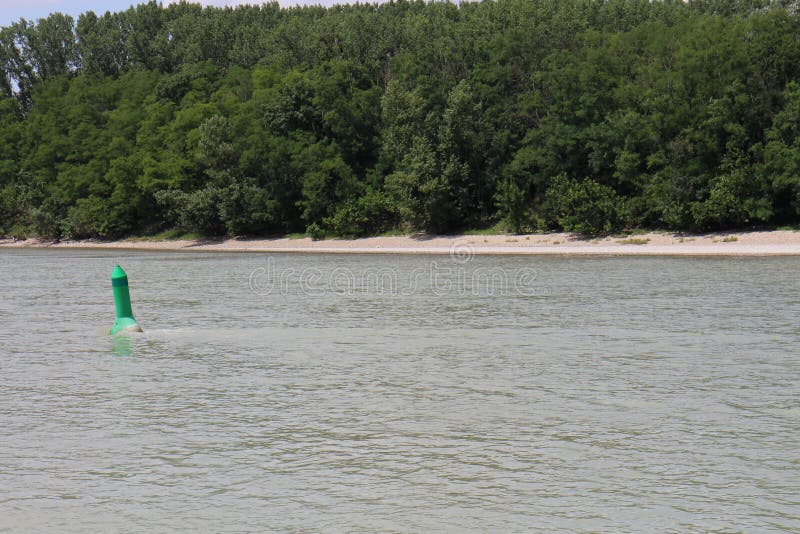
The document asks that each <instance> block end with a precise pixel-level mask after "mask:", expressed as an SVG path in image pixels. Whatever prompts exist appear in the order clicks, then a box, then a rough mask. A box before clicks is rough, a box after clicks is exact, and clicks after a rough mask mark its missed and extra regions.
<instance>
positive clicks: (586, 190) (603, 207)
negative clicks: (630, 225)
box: [543, 174, 625, 235]
mask: <svg viewBox="0 0 800 534" xmlns="http://www.w3.org/2000/svg"><path fill="white" fill-rule="evenodd" d="M624 208H625V206H624V203H623V200H622V199H621V198H620V197H619V196H617V194H616V192H615V191H614V190H613V189H612V188H610V187H608V186H605V185H602V184H599V183H597V182H595V181H594V180H590V179H585V180H582V181H578V180H575V179H573V178H567V177H566V176H565V175H563V174H562V175H559V176H557V177H556V178H554V179H553V180H552V182H551V184H550V187H549V188H548V189H547V192H546V193H545V202H544V206H543V211H544V213H545V217H546V218H547V219H548V220H549V222H550V223H551V224H553V225H554V226H556V227H558V228H561V229H563V230H565V231H567V232H576V233H579V234H585V235H598V234H603V233H609V232H612V231H614V230H619V229H620V228H622V226H623V223H624V220H625V216H624V212H625V209H624Z"/></svg>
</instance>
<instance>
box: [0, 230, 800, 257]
mask: <svg viewBox="0 0 800 534" xmlns="http://www.w3.org/2000/svg"><path fill="white" fill-rule="evenodd" d="M31 248H32V249H100V250H142V251H170V252H179V251H183V252H268V253H316V254H341V253H344V254H411V255H420V254H438V255H452V256H455V257H459V258H466V257H470V256H473V255H526V256H527V255H532V256H535V255H576V256H587V255H611V256H800V232H793V231H789V230H771V231H762V232H725V233H714V234H700V235H682V234H670V233H660V232H651V233H647V234H639V235H632V236H628V237H604V238H596V239H586V238H582V237H580V236H575V235H573V234H567V233H552V234H525V235H514V234H493V235H479V234H463V235H453V236H434V235H414V236H385V237H365V238H359V239H327V240H321V241H312V240H311V239H310V238H307V237H306V238H300V239H297V238H288V237H280V238H246V239H238V238H231V239H224V240H212V239H197V240H180V239H178V240H164V241H155V240H147V239H141V238H136V239H127V240H118V241H98V240H89V239H86V240H75V241H61V242H58V243H52V242H48V241H40V240H38V239H27V240H24V241H14V240H13V239H0V250H2V249H31Z"/></svg>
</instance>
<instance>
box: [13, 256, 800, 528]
mask: <svg viewBox="0 0 800 534" xmlns="http://www.w3.org/2000/svg"><path fill="white" fill-rule="evenodd" d="M116 262H120V263H121V264H122V265H123V266H124V267H125V268H126V270H127V271H128V275H129V277H130V280H131V291H132V296H133V308H134V312H135V313H136V315H137V319H138V320H139V321H140V323H141V325H142V327H143V328H144V329H145V333H144V334H140V335H135V336H130V337H126V336H123V337H118V338H111V337H110V336H108V335H107V330H108V327H109V326H110V325H111V323H112V322H113V314H114V308H113V303H112V296H111V287H110V281H109V276H110V273H111V270H112V269H113V267H114V265H115V263H116ZM798 268H800V259H794V258H785V259H776V258H772V259H766V258H765V259H759V258H742V259H735V258H727V259H720V258H716V259H685V258H684V259H677V258H557V257H554V258H524V257H494V258H489V257H478V258H470V257H469V256H468V255H459V256H458V257H454V258H448V257H404V256H399V257H398V256H358V255H353V256H343V255H302V254H298V255H262V254H201V253H141V252H140V253H133V252H120V251H116V252H89V251H63V250H58V251H30V250H23V251H0V531H14V532H17V531H19V532H27V531H31V530H34V531H42V530H46V531H53V532H63V531H127V532H129V531H137V532H151V531H164V530H182V531H189V530H203V531H230V530H234V531H273V530H280V531H330V530H336V531H387V532H389V531H402V532H408V531H416V532H419V531H432V530H433V531H443V530H446V531H453V530H456V531H459V530H462V531H463V530H470V531H524V530H537V529H539V530H546V531H559V530H561V531H569V532H574V531H637V532H641V531H675V532H684V531H710V530H718V531H754V532H755V531H758V532H765V531H795V532H797V531H798V530H800V452H799V451H800V356H798V347H800V326H798V320H799V318H800V292H798V278H797V276H798V270H799V269H798Z"/></svg>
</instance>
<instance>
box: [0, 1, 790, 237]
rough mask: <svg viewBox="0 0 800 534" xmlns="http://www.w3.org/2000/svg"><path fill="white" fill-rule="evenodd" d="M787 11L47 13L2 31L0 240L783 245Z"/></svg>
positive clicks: (518, 8)
mask: <svg viewBox="0 0 800 534" xmlns="http://www.w3.org/2000/svg"><path fill="white" fill-rule="evenodd" d="M798 35H800V16H798V6H797V3H796V2H776V1H755V0H705V1H690V2H682V1H653V2H650V1H648V0H607V1H599V0H498V1H484V2H480V3H477V2H476V3H472V2H470V3H463V4H461V5H460V6H456V5H454V4H450V3H442V2H431V3H427V4H426V3H424V2H420V1H415V2H406V1H399V2H389V3H385V4H380V5H370V4H359V5H351V6H336V7H331V8H323V7H302V8H292V9H282V8H280V7H279V6H278V5H277V3H271V4H265V5H263V6H259V7H253V6H246V7H236V8H212V7H208V8H201V7H200V6H198V5H194V4H187V3H181V4H173V5H169V6H166V7H162V6H161V5H159V4H157V3H155V2H150V3H147V4H141V5H138V6H136V7H132V8H130V9H128V10H127V11H124V12H119V13H105V14H95V13H93V12H87V13H84V14H82V15H81V16H80V17H79V18H78V19H77V21H74V20H73V19H72V18H71V17H69V16H65V15H63V14H58V13H55V14H51V15H50V16H49V17H47V18H45V19H41V20H39V21H37V22H35V23H34V22H31V21H26V20H20V21H19V22H17V23H15V24H12V25H11V26H8V27H5V28H2V30H0V68H1V69H2V73H3V76H2V77H0V235H6V236H14V237H28V236H39V237H43V238H57V237H62V236H69V237H74V238H87V237H97V238H104V239H115V238H119V237H124V236H129V235H149V234H154V233H157V232H163V231H165V230H170V229H177V230H178V231H184V232H192V233H195V234H198V235H204V236H221V235H268V234H286V233H293V232H308V233H309V234H311V235H312V236H313V237H322V236H325V235H346V236H359V235H368V234H376V233H381V232H387V231H397V230H400V231H417V230H421V231H427V232H436V233H447V232H454V231H459V230H464V229H467V228H490V227H495V226H497V225H500V226H502V227H504V228H506V229H508V230H511V231H530V230H547V229H552V230H559V229H560V230H566V231H574V232H580V233H586V234H597V233H607V232H614V231H618V230H620V229H626V228H627V229H630V228H660V229H676V230H723V229H731V228H744V227H753V226H779V225H796V224H798V223H800V62H798V60H797V58H798V57H800V38H798Z"/></svg>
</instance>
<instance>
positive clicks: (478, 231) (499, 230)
mask: <svg viewBox="0 0 800 534" xmlns="http://www.w3.org/2000/svg"><path fill="white" fill-rule="evenodd" d="M461 233H462V234H463V235H503V234H507V233H508V232H507V231H506V230H505V228H503V226H502V225H501V224H496V225H494V226H491V227H489V228H471V229H469V230H464V231H463V232H461Z"/></svg>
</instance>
